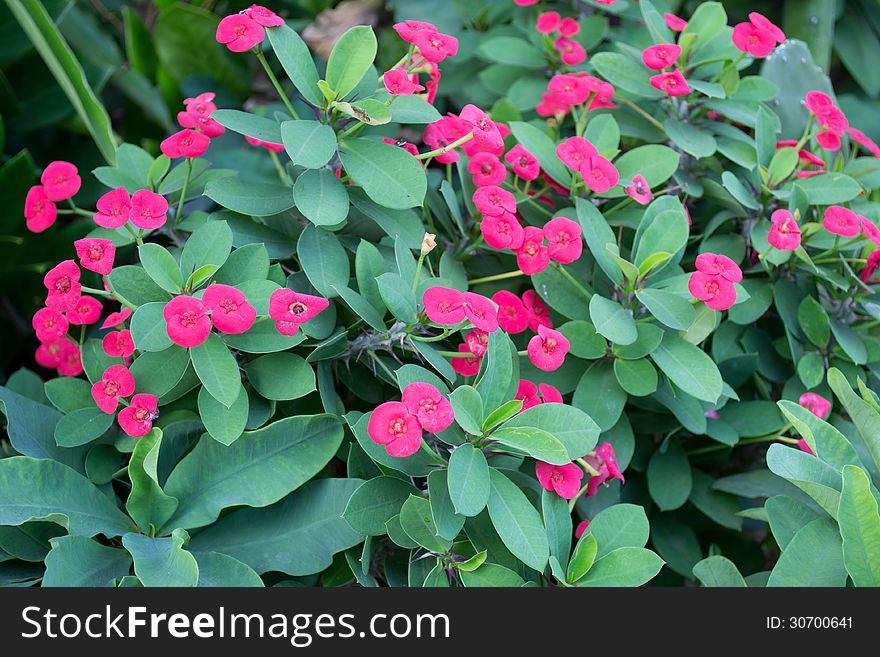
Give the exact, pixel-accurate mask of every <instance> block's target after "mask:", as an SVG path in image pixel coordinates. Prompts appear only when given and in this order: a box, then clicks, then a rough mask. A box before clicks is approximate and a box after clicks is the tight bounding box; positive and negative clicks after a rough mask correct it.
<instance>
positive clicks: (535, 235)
mask: <svg viewBox="0 0 880 657" xmlns="http://www.w3.org/2000/svg"><path fill="white" fill-rule="evenodd" d="M514 253H516V264H517V266H518V267H519V268H520V271H522V273H524V274H526V275H527V276H533V275H534V274H540V273H541V272H542V271H544V270H545V269H547V265H549V264H550V251H549V250H548V249H547V247H546V246H544V231H542V230H541V229H540V228H536V227H535V226H526V227H525V229H524V230H523V241H522V244H521V245H520V246H519V247H518V248H516V249H514Z"/></svg>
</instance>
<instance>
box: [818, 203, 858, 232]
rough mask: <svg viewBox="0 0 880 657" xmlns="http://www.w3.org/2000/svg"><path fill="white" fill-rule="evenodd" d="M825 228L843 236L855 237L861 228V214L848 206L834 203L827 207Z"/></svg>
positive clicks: (823, 223) (823, 222) (824, 221)
mask: <svg viewBox="0 0 880 657" xmlns="http://www.w3.org/2000/svg"><path fill="white" fill-rule="evenodd" d="M822 225H823V226H825V230H827V231H828V232H829V233H834V234H835V235H841V236H843V237H855V236H856V235H858V234H859V231H860V230H861V222H860V221H859V215H857V214H856V213H855V212H853V211H852V210H850V209H848V208H844V207H841V206H839V205H832V206H830V207H828V208H825V217H824V220H823V221H822Z"/></svg>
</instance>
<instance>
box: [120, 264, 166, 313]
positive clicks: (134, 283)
mask: <svg viewBox="0 0 880 657" xmlns="http://www.w3.org/2000/svg"><path fill="white" fill-rule="evenodd" d="M107 280H108V281H109V282H110V285H111V286H112V288H113V291H114V294H115V295H117V296H119V297H122V298H124V299H125V300H126V301H128V302H129V303H130V304H132V305H134V306H142V305H143V304H145V303H150V302H152V301H162V302H163V303H166V302H168V301H170V300H171V295H169V294H168V293H167V292H166V291H165V290H163V289H162V288H161V287H159V286H158V285H156V284H155V283H154V282H153V279H151V278H150V276H149V275H148V274H147V272H146V271H145V270H144V269H143V267H137V266H134V265H122V266H121V267H114V269H113V271H111V272H110V274H109V275H108V276H107Z"/></svg>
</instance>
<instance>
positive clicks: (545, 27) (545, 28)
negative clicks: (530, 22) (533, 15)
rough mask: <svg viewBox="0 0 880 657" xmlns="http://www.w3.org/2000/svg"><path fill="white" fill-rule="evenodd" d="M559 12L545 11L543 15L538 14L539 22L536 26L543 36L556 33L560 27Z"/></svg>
mask: <svg viewBox="0 0 880 657" xmlns="http://www.w3.org/2000/svg"><path fill="white" fill-rule="evenodd" d="M559 20H560V16H559V12H558V11H545V12H544V13H542V14H538V21H537V23H536V24H535V29H536V30H537V31H538V32H540V33H541V34H550V33H551V32H555V31H556V28H557V27H559Z"/></svg>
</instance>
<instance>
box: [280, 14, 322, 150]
mask: <svg viewBox="0 0 880 657" xmlns="http://www.w3.org/2000/svg"><path fill="white" fill-rule="evenodd" d="M266 33H267V34H268V36H269V42H270V43H271V44H272V50H273V51H275V55H276V56H277V57H278V61H280V62H281V66H282V67H283V68H284V72H285V73H287V77H288V78H289V79H290V81H291V82H293V86H295V87H296V89H297V91H299V92H300V93H301V94H302V96H303V98H305V99H306V100H307V101H309V102H310V103H311V104H312V105H314V106H315V107H320V106H322V105H323V104H324V103H323V100H322V98H321V94H320V92H319V91H318V71H317V69H316V68H315V61H314V59H312V53H311V52H309V47H308V46H307V45H306V44H305V42H304V41H303V40H302V38H300V36H299V34H297V33H296V31H295V30H292V29H291V28H290V26H288V25H279V26H277V27H270V28H267V29H266ZM279 141H280V140H279Z"/></svg>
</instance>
